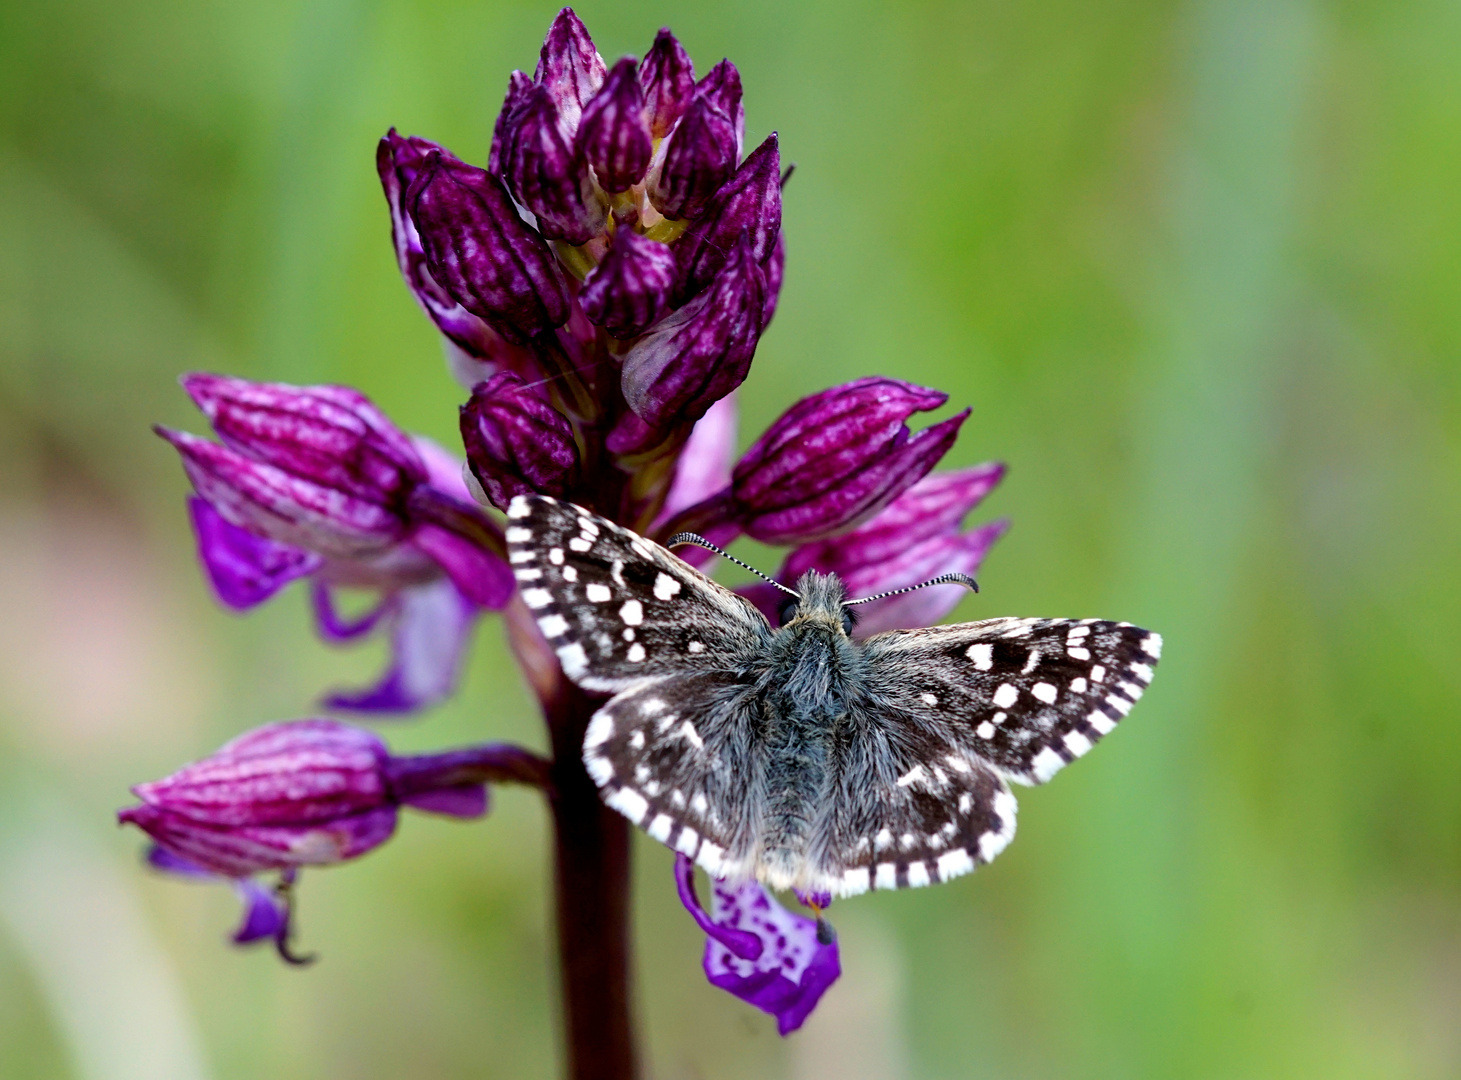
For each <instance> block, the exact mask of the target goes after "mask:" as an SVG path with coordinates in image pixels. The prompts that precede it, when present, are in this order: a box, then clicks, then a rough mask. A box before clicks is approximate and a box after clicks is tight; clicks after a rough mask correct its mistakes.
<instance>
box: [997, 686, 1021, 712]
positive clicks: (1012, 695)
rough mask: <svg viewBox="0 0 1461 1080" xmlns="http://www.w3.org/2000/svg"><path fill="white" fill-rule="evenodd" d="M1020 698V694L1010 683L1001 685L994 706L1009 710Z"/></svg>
mask: <svg viewBox="0 0 1461 1080" xmlns="http://www.w3.org/2000/svg"><path fill="white" fill-rule="evenodd" d="M1019 696H1020V692H1019V691H1018V690H1016V689H1015V688H1014V686H1012V685H1011V684H1010V683H1000V684H999V689H997V690H995V692H994V704H995V705H997V706H998V707H999V708H1001V709H1008V708H1009V707H1010V706H1011V705H1013V704H1014V703H1015V702H1016V701H1017V700H1018V699H1019Z"/></svg>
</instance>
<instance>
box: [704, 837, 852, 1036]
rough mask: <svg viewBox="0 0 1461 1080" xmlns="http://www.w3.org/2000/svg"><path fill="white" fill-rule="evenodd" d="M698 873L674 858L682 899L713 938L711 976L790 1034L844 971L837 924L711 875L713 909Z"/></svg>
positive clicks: (708, 951) (750, 885) (751, 886)
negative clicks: (704, 903)
mask: <svg viewBox="0 0 1461 1080" xmlns="http://www.w3.org/2000/svg"><path fill="white" fill-rule="evenodd" d="M693 871H694V868H693V864H692V863H691V862H690V860H689V859H688V858H686V857H685V856H684V855H679V856H676V859H675V884H676V886H677V888H678V889H679V893H680V902H681V903H682V904H684V905H685V910H687V911H688V912H689V913H690V915H691V917H692V918H694V920H695V922H696V923H697V924H698V925H699V927H700V929H701V930H703V931H705V934H706V936H707V938H708V939H709V940H708V941H706V943H705V959H704V961H703V966H704V968H705V976H706V978H708V979H709V980H710V983H711V985H712V986H718V987H719V988H720V989H722V990H725V991H727V992H728V993H731V994H734V995H735V996H736V997H738V998H740V999H741V1000H742V1001H744V1002H746V1003H747V1004H749V1005H754V1006H755V1007H756V1008H758V1009H760V1010H761V1011H762V1012H765V1013H769V1014H770V1015H772V1016H774V1017H776V1030H777V1031H778V1032H779V1033H780V1034H782V1035H783V1036H785V1035H790V1034H791V1033H792V1032H793V1031H795V1030H796V1029H797V1028H799V1027H801V1026H802V1024H803V1023H804V1022H805V1021H806V1018H807V1017H808V1016H810V1015H811V1013H812V1010H813V1009H815V1008H816V1007H817V1002H818V1001H820V1000H821V998H822V995H823V994H824V993H826V992H827V988H828V987H830V986H831V985H832V984H833V983H834V982H836V981H837V979H838V977H839V976H840V975H841V974H842V964H841V960H840V959H839V957H838V949H837V941H836V938H835V937H833V936H832V935H831V928H830V927H828V926H827V925H826V923H819V921H818V920H815V919H808V918H806V917H805V916H803V915H797V914H795V913H793V912H790V911H787V910H786V909H785V908H784V907H782V906H781V905H780V904H778V903H777V902H776V901H775V900H773V899H772V898H771V896H770V894H769V893H767V891H766V890H765V889H764V888H762V887H761V885H759V884H758V883H756V882H754V881H751V882H746V883H745V884H742V885H731V884H729V883H727V882H724V881H719V880H716V879H714V878H712V879H711V882H710V890H711V912H710V914H709V915H707V914H706V913H705V910H704V909H703V908H702V907H701V906H700V900H699V898H698V897H696V895H695V882H694V876H693ZM824 938H825V939H826V940H824Z"/></svg>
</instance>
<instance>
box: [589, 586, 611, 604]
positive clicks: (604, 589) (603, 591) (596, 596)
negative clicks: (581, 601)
mask: <svg viewBox="0 0 1461 1080" xmlns="http://www.w3.org/2000/svg"><path fill="white" fill-rule="evenodd" d="M583 595H584V596H586V597H588V599H589V600H590V601H592V602H593V603H595V604H603V603H606V602H607V601H609V600H612V599H613V598H614V590H613V589H611V588H609V587H608V586H607V585H600V584H599V583H598V582H597V581H595V582H593V583H592V584H590V585H585V586H584V589H583Z"/></svg>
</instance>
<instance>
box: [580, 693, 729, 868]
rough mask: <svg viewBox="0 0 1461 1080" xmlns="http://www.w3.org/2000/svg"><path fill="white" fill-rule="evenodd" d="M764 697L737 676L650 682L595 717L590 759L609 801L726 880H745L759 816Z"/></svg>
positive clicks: (587, 750)
mask: <svg viewBox="0 0 1461 1080" xmlns="http://www.w3.org/2000/svg"><path fill="white" fill-rule="evenodd" d="M754 710H755V695H754V692H753V691H751V690H750V689H749V688H748V687H747V686H746V685H745V684H744V683H743V682H741V681H740V680H739V679H737V677H736V675H735V673H733V672H729V671H704V672H695V673H691V674H685V675H675V676H661V677H656V678H650V679H645V680H643V681H641V682H639V683H636V684H634V685H633V686H631V687H629V688H628V689H626V690H624V691H622V692H621V693H619V694H618V695H616V696H615V697H613V698H612V699H610V700H609V702H608V703H607V704H605V705H604V706H603V708H601V709H599V711H598V712H597V713H595V714H594V716H593V719H592V720H591V721H590V722H589V726H588V731H587V733H586V734H585V736H584V741H583V760H584V765H585V767H586V768H587V769H588V772H589V775H590V776H591V777H593V780H594V783H596V784H597V785H598V786H599V788H600V789H601V793H602V795H603V798H604V801H605V802H606V803H608V804H609V805H610V806H612V807H613V808H614V809H615V810H618V811H619V812H620V813H621V814H623V815H624V816H625V817H627V818H628V819H629V820H630V821H632V822H633V823H634V824H636V825H638V826H639V827H640V828H642V829H644V830H645V831H646V832H648V833H649V835H650V836H652V837H653V838H654V839H656V840H658V841H660V842H661V843H663V844H665V845H667V846H669V847H671V848H673V849H674V850H676V851H679V852H683V853H684V854H686V855H688V856H690V857H691V858H692V859H695V860H696V861H698V862H699V863H700V864H701V865H702V866H704V867H705V868H706V870H707V871H709V872H710V873H712V874H715V875H717V876H743V875H744V874H745V873H747V872H748V868H747V867H746V866H745V865H744V861H745V856H746V854H747V853H748V852H749V851H750V850H751V849H752V848H753V847H754V845H755V838H756V828H757V824H758V822H757V820H756V818H755V816H754V813H755V808H754V805H753V802H752V800H750V799H748V797H747V791H748V789H749V787H750V785H749V784H748V782H747V781H748V778H749V777H751V776H753V775H754V774H755V773H756V771H757V762H756V760H755V758H756V757H757V745H756V740H755V738H754V737H753V735H752V727H753V725H754V715H753V714H754Z"/></svg>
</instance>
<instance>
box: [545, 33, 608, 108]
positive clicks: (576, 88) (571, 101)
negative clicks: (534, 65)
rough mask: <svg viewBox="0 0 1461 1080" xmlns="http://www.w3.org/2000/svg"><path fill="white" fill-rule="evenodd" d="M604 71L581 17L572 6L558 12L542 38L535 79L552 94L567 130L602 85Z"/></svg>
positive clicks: (600, 58)
mask: <svg viewBox="0 0 1461 1080" xmlns="http://www.w3.org/2000/svg"><path fill="white" fill-rule="evenodd" d="M605 70H606V69H605V66H604V58H603V57H602V56H600V55H599V51H598V50H597V49H596V48H594V42H593V38H591V37H589V33H588V28H587V27H586V26H584V25H583V22H582V20H580V19H579V17H578V16H577V15H575V14H574V12H573V9H572V8H567V7H566V8H564V9H563V10H562V11H560V12H558V14H557V16H556V17H555V18H554V19H553V25H552V26H550V27H548V36H547V37H545V38H544V39H543V49H542V51H541V52H540V53H539V56H538V70H537V73H536V78H535V79H534V81H535V82H536V83H537V84H538V85H539V86H542V87H543V88H545V89H546V90H547V91H548V93H549V94H550V95H551V96H552V99H553V103H554V104H555V105H556V106H557V107H558V110H559V111H560V112H561V113H562V114H563V117H564V122H565V124H566V125H567V130H569V131H573V130H575V129H576V128H577V127H578V118H579V114H580V112H581V111H582V109H583V107H584V106H585V105H587V104H588V103H589V102H590V101H591V100H592V99H593V96H594V95H595V94H597V93H598V92H599V87H601V86H602V85H603V84H604V72H605Z"/></svg>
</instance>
